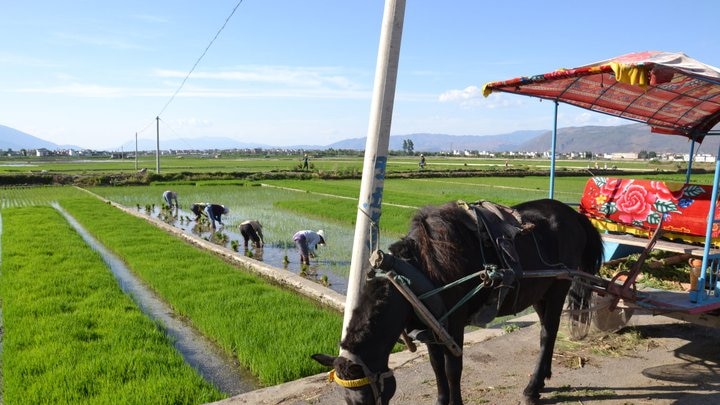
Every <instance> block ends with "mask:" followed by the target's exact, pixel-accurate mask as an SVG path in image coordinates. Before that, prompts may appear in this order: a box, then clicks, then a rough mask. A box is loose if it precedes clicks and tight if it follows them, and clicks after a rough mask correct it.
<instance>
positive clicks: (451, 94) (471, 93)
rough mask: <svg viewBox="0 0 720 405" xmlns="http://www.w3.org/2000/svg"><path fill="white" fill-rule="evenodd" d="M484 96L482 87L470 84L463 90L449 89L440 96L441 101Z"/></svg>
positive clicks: (460, 100)
mask: <svg viewBox="0 0 720 405" xmlns="http://www.w3.org/2000/svg"><path fill="white" fill-rule="evenodd" d="M478 97H482V89H481V88H479V87H477V86H468V87H466V88H464V89H462V90H448V91H446V92H445V93H443V94H441V95H440V97H439V100H440V102H443V103H447V102H460V103H463V102H466V101H467V100H471V99H474V98H478Z"/></svg>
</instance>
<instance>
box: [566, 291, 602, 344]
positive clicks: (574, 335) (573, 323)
mask: <svg viewBox="0 0 720 405" xmlns="http://www.w3.org/2000/svg"><path fill="white" fill-rule="evenodd" d="M595 295H596V293H593V294H592V296H591V297H590V303H585V302H573V301H570V300H569V301H568V307H567V309H568V310H567V327H568V331H569V333H570V338H571V339H573V340H581V339H583V338H585V337H586V336H587V335H588V333H589V332H590V326H591V324H592V319H593V316H594V314H593V310H592V300H593V298H594V297H595Z"/></svg>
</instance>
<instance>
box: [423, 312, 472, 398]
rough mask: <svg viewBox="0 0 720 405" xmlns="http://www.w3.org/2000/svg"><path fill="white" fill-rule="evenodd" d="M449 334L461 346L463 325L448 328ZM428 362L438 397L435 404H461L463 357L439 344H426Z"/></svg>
mask: <svg viewBox="0 0 720 405" xmlns="http://www.w3.org/2000/svg"><path fill="white" fill-rule="evenodd" d="M461 325H462V324H461ZM449 333H450V336H452V337H453V339H454V340H455V342H456V343H457V344H458V346H460V347H462V345H463V341H464V338H465V336H464V327H463V326H459V327H456V328H450V330H449ZM428 353H429V354H430V364H431V365H432V367H433V371H434V372H435V380H436V382H437V390H438V398H437V402H436V404H437V405H462V403H463V401H462V390H461V388H460V380H461V378H462V368H463V359H462V355H461V356H455V355H453V354H452V353H450V351H449V350H448V349H446V348H445V346H443V345H441V344H432V345H428Z"/></svg>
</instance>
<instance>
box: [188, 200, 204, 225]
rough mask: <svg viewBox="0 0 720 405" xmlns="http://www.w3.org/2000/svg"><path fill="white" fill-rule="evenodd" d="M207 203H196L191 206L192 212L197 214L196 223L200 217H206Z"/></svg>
mask: <svg viewBox="0 0 720 405" xmlns="http://www.w3.org/2000/svg"><path fill="white" fill-rule="evenodd" d="M207 205H208V204H207V203H195V204H193V205H191V206H190V211H192V213H193V214H195V221H198V220H200V217H201V216H203V215H205V207H206V206H207Z"/></svg>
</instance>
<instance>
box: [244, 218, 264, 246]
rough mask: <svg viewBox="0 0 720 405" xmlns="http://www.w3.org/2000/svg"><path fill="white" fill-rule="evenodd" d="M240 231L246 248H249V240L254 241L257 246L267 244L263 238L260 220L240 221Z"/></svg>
mask: <svg viewBox="0 0 720 405" xmlns="http://www.w3.org/2000/svg"><path fill="white" fill-rule="evenodd" d="M240 233H241V234H242V237H243V239H244V240H245V249H247V248H248V242H249V241H251V240H252V241H253V244H254V245H255V247H256V248H258V249H259V248H261V247H263V245H264V244H265V241H264V240H263V233H262V225H261V224H260V221H258V220H255V219H248V220H247V221H243V222H242V223H240Z"/></svg>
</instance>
